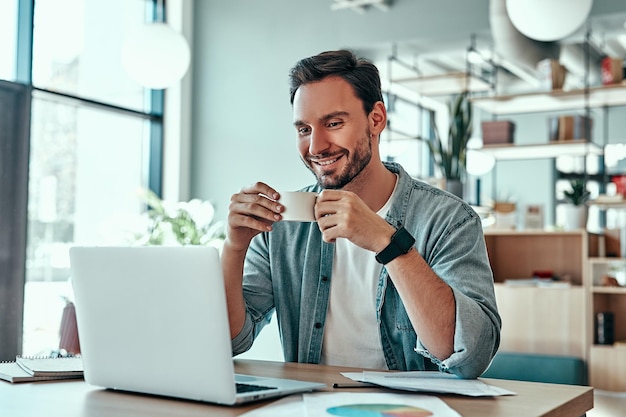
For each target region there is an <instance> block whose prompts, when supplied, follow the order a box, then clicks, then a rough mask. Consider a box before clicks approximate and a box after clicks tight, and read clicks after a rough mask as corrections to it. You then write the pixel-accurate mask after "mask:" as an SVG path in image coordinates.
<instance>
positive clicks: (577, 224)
mask: <svg viewBox="0 0 626 417" xmlns="http://www.w3.org/2000/svg"><path fill="white" fill-rule="evenodd" d="M559 209H560V214H561V216H559V217H560V220H559V221H558V222H557V223H558V224H559V225H562V226H563V229H564V230H580V229H586V228H587V206H585V205H581V206H574V205H572V204H562V205H560V206H559Z"/></svg>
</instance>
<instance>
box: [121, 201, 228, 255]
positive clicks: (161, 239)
mask: <svg viewBox="0 0 626 417" xmlns="http://www.w3.org/2000/svg"><path fill="white" fill-rule="evenodd" d="M140 198H141V199H142V200H143V202H144V203H145V204H146V206H147V210H146V212H145V214H144V216H145V222H139V223H143V224H142V226H145V229H143V230H138V231H137V232H136V233H135V235H134V239H133V240H134V241H135V244H139V245H180V246H184V245H211V246H216V247H218V248H221V245H222V243H223V240H224V237H225V234H224V225H223V224H222V223H221V222H215V221H214V219H213V215H214V212H215V210H214V208H213V205H212V204H211V203H210V202H208V201H201V200H199V199H193V200H191V201H188V202H177V203H171V202H169V201H163V200H161V199H160V198H159V197H158V196H157V195H156V194H155V193H154V192H152V191H151V190H141V192H140Z"/></svg>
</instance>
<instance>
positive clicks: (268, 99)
mask: <svg viewBox="0 0 626 417" xmlns="http://www.w3.org/2000/svg"><path fill="white" fill-rule="evenodd" d="M620 3H623V2H621V1H616V0H611V1H608V0H599V1H596V2H595V4H594V6H593V9H592V14H593V13H595V12H598V13H607V12H611V11H612V10H615V11H621V12H624V11H626V3H624V4H620ZM330 4H331V1H330V0H298V1H293V0H262V1H256V0H228V1H225V0H208V1H196V2H195V6H194V7H195V10H194V22H193V25H194V45H193V69H192V73H193V85H194V89H193V90H194V93H193V110H192V111H193V113H192V160H191V166H190V171H191V195H192V196H193V197H199V198H203V199H207V200H210V201H211V202H213V203H214V205H215V207H216V216H217V218H218V219H225V218H226V216H227V212H228V204H229V199H230V196H231V195H232V194H233V193H235V192H237V191H239V190H240V189H241V188H242V187H243V186H246V185H250V184H252V183H254V182H256V181H265V182H267V183H268V184H270V185H272V186H274V187H276V188H278V189H279V190H280V189H283V190H292V189H298V188H301V187H303V186H305V185H307V184H310V183H312V182H313V180H314V179H313V177H312V175H311V174H310V172H309V171H308V170H307V169H306V168H304V166H303V164H302V162H301V161H300V158H299V156H298V153H297V149H296V137H295V129H294V128H293V126H292V114H291V106H290V104H289V94H288V81H287V74H288V71H289V69H290V68H291V66H292V65H293V64H294V63H295V62H296V61H297V60H298V59H300V58H303V57H306V56H310V55H314V54H316V53H318V52H321V51H324V50H330V49H337V48H350V49H354V50H356V51H367V52H366V53H365V54H363V55H365V56H367V57H369V58H371V59H373V60H376V59H380V55H379V56H374V55H375V54H373V53H372V51H374V50H378V51H382V52H381V54H382V56H386V55H387V54H389V53H390V52H391V45H392V44H393V43H394V42H396V41H405V40H409V39H419V40H420V42H422V43H423V44H434V43H437V44H439V43H440V44H442V45H445V44H446V43H447V42H456V43H458V42H459V40H461V42H465V41H467V43H468V44H469V41H470V37H471V35H472V34H474V33H485V32H487V33H488V32H489V0H472V1H471V2H470V1H466V0H438V1H427V0H394V1H393V2H392V5H391V7H390V9H389V10H388V11H386V12H383V11H380V10H378V9H374V8H372V9H370V10H367V11H365V12H364V13H358V12H356V11H353V10H337V11H331V9H330ZM451 11H454V13H451ZM442 48H443V46H442ZM442 52H445V51H444V49H442ZM367 54H372V56H368V55H367ZM485 117H487V116H485ZM615 119H616V118H615V117H613V118H612V123H615ZM515 121H516V124H517V134H516V138H517V140H519V141H522V142H523V141H524V140H525V138H534V139H530V140H535V141H537V138H541V137H547V128H546V124H547V121H546V115H525V116H518V117H516V118H515ZM476 129H479V127H478V126H477V127H476ZM622 131H626V130H622ZM539 140H540V139H539ZM495 170H496V171H495V174H487V175H485V176H483V177H482V182H483V186H482V189H483V191H484V192H485V193H484V194H486V196H487V197H491V198H496V197H497V195H498V196H509V197H510V198H512V199H515V201H517V202H518V204H520V205H524V204H543V205H544V207H545V210H546V214H547V216H546V221H547V222H553V221H554V218H553V216H552V211H553V208H554V199H553V191H552V190H553V187H554V182H553V181H554V178H553V175H554V172H553V165H552V162H550V161H547V160H540V161H510V162H499V163H498V164H496V168H495ZM494 181H495V182H494ZM496 194H497V195H496ZM470 199H471V197H470ZM264 333H265V335H264ZM276 334H277V330H276V327H275V325H273V326H272V327H271V330H268V331H266V332H263V333H262V334H261V336H262V340H259V341H258V342H257V343H255V348H253V352H252V355H251V357H261V358H268V359H277V360H280V358H281V355H280V353H278V351H279V348H278V347H277V343H278V342H277V337H276Z"/></svg>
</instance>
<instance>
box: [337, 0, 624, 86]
mask: <svg viewBox="0 0 626 417" xmlns="http://www.w3.org/2000/svg"><path fill="white" fill-rule="evenodd" d="M504 3H505V1H504V0H490V3H489V5H490V7H489V9H490V10H489V13H490V24H491V27H490V28H487V29H484V30H482V31H479V32H477V33H474V34H473V35H472V37H471V38H470V39H439V40H437V41H436V42H433V40H432V39H427V40H426V39H423V40H420V39H410V40H404V41H399V42H395V43H394V44H392V45H380V46H377V47H375V50H374V49H370V50H368V51H366V52H367V56H372V57H375V58H373V59H374V61H375V62H376V63H377V65H378V67H379V69H380V70H381V76H382V77H383V79H389V78H394V79H396V78H405V77H414V76H416V75H422V76H430V75H437V74H442V73H446V72H451V71H452V72H454V71H462V72H465V71H467V69H468V59H467V56H468V50H469V48H470V47H473V48H474V49H475V50H476V51H477V52H478V53H479V55H476V56H481V57H482V58H483V60H482V63H481V62H480V60H478V61H476V62H477V63H476V64H472V65H471V67H469V68H471V70H472V72H473V73H476V74H478V75H480V76H482V77H484V78H486V79H487V80H488V81H495V84H496V86H497V92H498V93H519V92H524V91H532V90H533V89H535V90H536V88H537V86H538V84H539V81H538V78H537V75H536V64H537V62H538V61H539V60H541V59H544V58H552V59H558V60H559V61H560V62H561V63H562V64H563V65H565V67H566V68H567V72H568V74H567V77H566V81H565V85H564V89H570V88H582V87H583V86H584V82H585V78H586V77H585V76H586V65H585V64H586V62H587V61H586V58H585V57H586V52H588V56H589V63H590V65H589V69H590V70H589V81H590V83H591V85H594V84H597V83H599V81H600V75H599V65H597V64H596V63H598V62H599V60H600V58H601V57H602V56H603V55H610V56H614V57H619V58H622V59H624V58H625V57H626V10H625V11H624V12H623V13H614V12H611V13H606V14H602V13H595V14H591V15H590V17H589V18H588V19H587V24H586V25H585V24H583V25H582V26H581V27H580V28H579V29H578V30H576V31H575V32H574V33H572V34H571V35H569V36H567V37H566V38H563V39H560V40H558V41H553V42H539V41H535V40H532V39H530V38H528V37H526V36H524V35H523V34H522V33H520V32H519V31H518V30H517V29H516V28H515V27H514V26H513V24H512V23H511V21H510V19H509V18H508V16H507V15H506V8H505V6H504ZM392 7H393V2H392V1H391V0H333V2H332V3H331V8H335V9H339V8H341V9H345V8H351V9H353V10H354V11H355V12H356V13H372V12H377V13H384V12H385V11H386V10H390V8H392ZM502 14H504V15H502ZM557 18H558V17H557ZM503 19H504V20H503ZM587 31H589V33H587ZM587 36H588V37H589V43H588V44H586V43H585V39H586V37H587ZM390 57H392V58H393V59H390ZM494 68H497V71H495V72H494ZM496 74H497V75H496Z"/></svg>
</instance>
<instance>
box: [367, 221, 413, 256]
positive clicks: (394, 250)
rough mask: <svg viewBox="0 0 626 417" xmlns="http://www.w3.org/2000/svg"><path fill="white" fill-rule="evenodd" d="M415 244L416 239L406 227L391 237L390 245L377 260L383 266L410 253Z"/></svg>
mask: <svg viewBox="0 0 626 417" xmlns="http://www.w3.org/2000/svg"><path fill="white" fill-rule="evenodd" d="M414 243H415V238H414V237H413V236H411V234H410V233H409V232H408V231H407V230H406V229H405V228H404V227H401V228H400V229H398V230H397V231H396V232H395V233H394V234H393V236H391V242H390V243H389V245H388V246H387V247H386V248H385V249H383V250H382V251H380V252H379V253H378V254H377V255H376V260H377V261H378V262H379V263H381V264H383V265H384V264H387V263H389V262H391V261H393V260H394V259H395V258H397V257H398V256H400V255H404V254H405V253H407V252H408V251H410V250H411V248H412V247H413V244H414Z"/></svg>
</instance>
